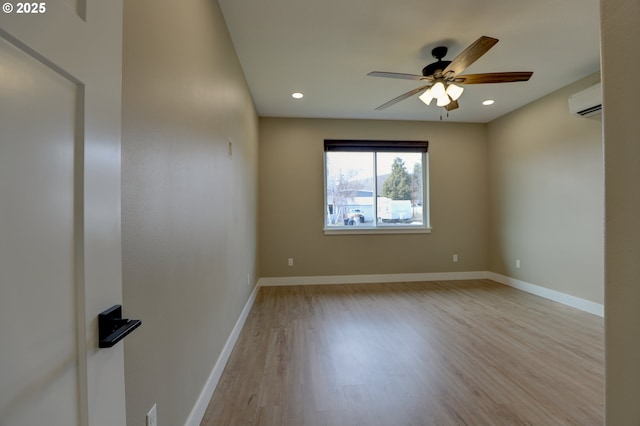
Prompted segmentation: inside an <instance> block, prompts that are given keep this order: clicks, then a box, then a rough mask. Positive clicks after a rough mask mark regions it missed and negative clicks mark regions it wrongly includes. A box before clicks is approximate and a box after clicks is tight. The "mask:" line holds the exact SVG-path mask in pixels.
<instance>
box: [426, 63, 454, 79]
mask: <svg viewBox="0 0 640 426" xmlns="http://www.w3.org/2000/svg"><path fill="white" fill-rule="evenodd" d="M450 63H451V61H440V60H439V61H438V62H434V63H432V64H429V65H427V66H426V67H424V68H422V75H424V76H425V77H429V76H434V77H436V78H438V77H440V76H441V75H442V71H444V70H445V68H447V65H449V64H450Z"/></svg>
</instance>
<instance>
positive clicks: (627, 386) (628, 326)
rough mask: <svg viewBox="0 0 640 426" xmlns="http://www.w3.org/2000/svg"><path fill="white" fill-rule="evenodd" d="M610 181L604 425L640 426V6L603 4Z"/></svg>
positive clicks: (632, 0)
mask: <svg viewBox="0 0 640 426" xmlns="http://www.w3.org/2000/svg"><path fill="white" fill-rule="evenodd" d="M600 8H601V39H602V44H601V46H602V77H603V87H604V102H605V113H604V148H605V170H606V172H605V181H606V187H605V190H606V201H605V208H606V217H607V221H606V243H605V270H606V275H605V277H606V278H605V280H606V296H605V298H606V307H605V315H606V317H605V318H606V319H605V335H606V372H607V375H606V396H605V420H606V424H607V425H609V426H627V425H629V426H630V425H638V424H640V404H638V395H640V363H639V362H638V360H640V338H639V333H638V324H640V308H639V301H640V223H639V220H640V186H639V183H640V119H639V118H638V106H637V105H638V95H640V81H638V80H637V79H634V78H628V75H629V72H633V70H638V69H640V53H639V50H638V40H640V26H639V25H638V22H640V2H638V1H637V0H606V1H604V0H601V2H600Z"/></svg>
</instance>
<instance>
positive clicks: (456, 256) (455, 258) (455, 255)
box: [453, 254, 458, 262]
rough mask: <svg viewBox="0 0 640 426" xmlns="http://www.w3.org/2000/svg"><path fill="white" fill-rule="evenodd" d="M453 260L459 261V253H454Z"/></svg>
mask: <svg viewBox="0 0 640 426" xmlns="http://www.w3.org/2000/svg"><path fill="white" fill-rule="evenodd" d="M453 261H454V262H457V261H458V255H457V254H454V255H453Z"/></svg>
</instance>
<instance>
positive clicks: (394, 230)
mask: <svg viewBox="0 0 640 426" xmlns="http://www.w3.org/2000/svg"><path fill="white" fill-rule="evenodd" d="M323 231H324V235H363V234H430V233H431V228H423V227H415V226H413V227H408V226H405V227H402V226H398V227H378V228H370V227H364V226H361V227H354V228H349V229H327V228H325V229H324V230H323Z"/></svg>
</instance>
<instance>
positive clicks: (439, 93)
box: [431, 81, 447, 98]
mask: <svg viewBox="0 0 640 426" xmlns="http://www.w3.org/2000/svg"><path fill="white" fill-rule="evenodd" d="M431 94H432V95H433V97H434V98H441V97H443V96H446V94H447V92H446V90H445V88H444V84H443V83H442V82H441V81H436V83H435V84H434V85H433V86H431Z"/></svg>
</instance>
